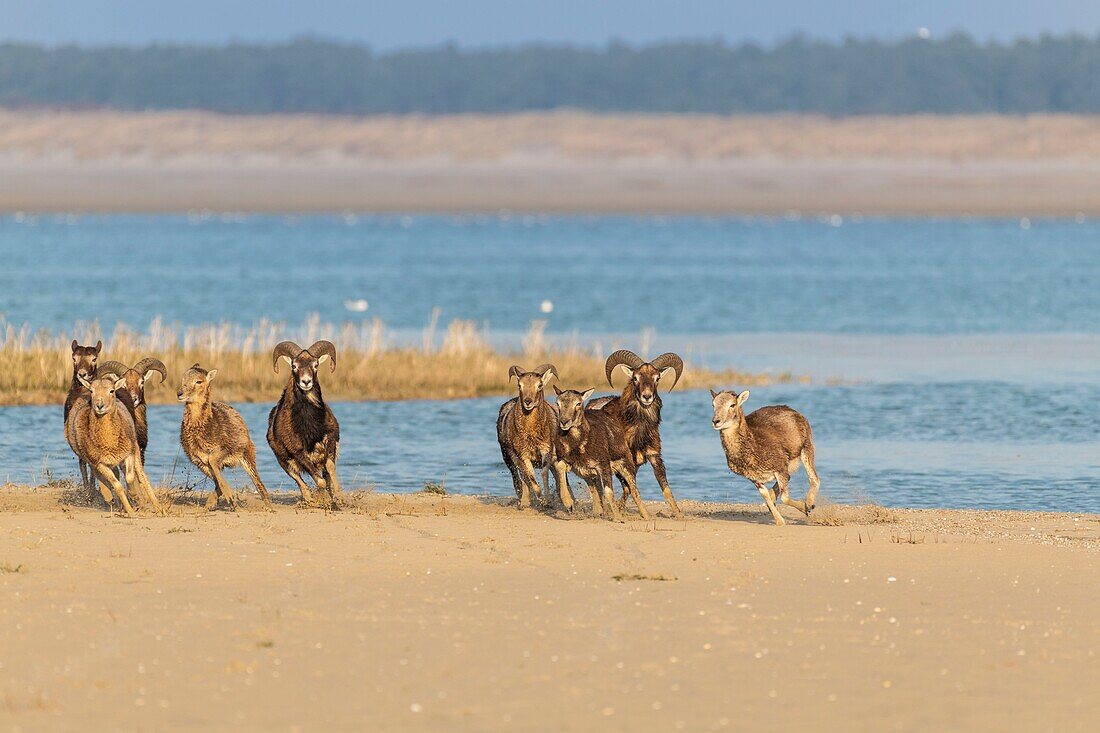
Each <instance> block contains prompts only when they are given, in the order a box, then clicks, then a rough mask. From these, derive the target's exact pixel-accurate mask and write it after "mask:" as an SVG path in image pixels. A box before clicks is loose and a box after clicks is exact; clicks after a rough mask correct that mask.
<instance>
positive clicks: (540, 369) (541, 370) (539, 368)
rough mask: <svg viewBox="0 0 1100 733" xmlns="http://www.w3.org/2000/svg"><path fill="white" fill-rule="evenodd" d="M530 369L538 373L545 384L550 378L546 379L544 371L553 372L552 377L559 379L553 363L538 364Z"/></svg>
mask: <svg viewBox="0 0 1100 733" xmlns="http://www.w3.org/2000/svg"><path fill="white" fill-rule="evenodd" d="M532 371H534V372H535V374H538V375H539V376H540V377H542V378H543V380H542V383H543V384H546V383H547V382H548V381H550V380H548V379H546V373H547V372H549V373H550V374H553V375H554V379H559V378H560V377H558V368H557V367H556V366H554V365H553V364H539V365H538V366H537V367H535V368H534V369H533V370H532Z"/></svg>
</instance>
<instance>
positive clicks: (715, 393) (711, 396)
mask: <svg viewBox="0 0 1100 733" xmlns="http://www.w3.org/2000/svg"><path fill="white" fill-rule="evenodd" d="M719 394H721V393H720V392H715V391H714V390H713V389H712V390H711V391H710V399H711V400H714V398H715V397H717V396H718V395H719Z"/></svg>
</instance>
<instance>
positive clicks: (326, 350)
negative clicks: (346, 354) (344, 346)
mask: <svg viewBox="0 0 1100 733" xmlns="http://www.w3.org/2000/svg"><path fill="white" fill-rule="evenodd" d="M306 351H308V352H309V353H310V354H312V355H313V358H314V359H320V358H321V357H322V356H324V355H326V354H327V355H328V358H329V364H330V365H331V367H330V368H329V373H332V372H334V371H336V346H335V345H333V343H332V342H331V341H323V340H322V341H317V342H315V343H314V344H313V346H310V347H309V348H308V349H306Z"/></svg>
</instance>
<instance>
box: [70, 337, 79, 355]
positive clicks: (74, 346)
mask: <svg viewBox="0 0 1100 733" xmlns="http://www.w3.org/2000/svg"><path fill="white" fill-rule="evenodd" d="M78 346H80V344H78V343H77V342H76V339H73V343H72V346H71V347H70V348H72V350H73V353H74V354H75V353H76V349H77V347H78Z"/></svg>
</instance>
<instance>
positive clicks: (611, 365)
mask: <svg viewBox="0 0 1100 733" xmlns="http://www.w3.org/2000/svg"><path fill="white" fill-rule="evenodd" d="M620 364H625V365H626V366H628V367H630V369H631V370H634V369H637V368H638V367H640V366H641V365H642V364H645V362H644V361H642V357H640V356H638V355H637V354H635V353H634V352H633V351H630V350H629V349H619V350H618V351H616V352H615V353H614V354H612V355H611V356H609V357H607V363H606V364H605V365H604V372H605V373H606V375H607V383H608V384H610V385H611V386H612V387H614V386H615V385H614V384H612V383H611V372H613V371H615V367H617V366H619V365H620Z"/></svg>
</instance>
